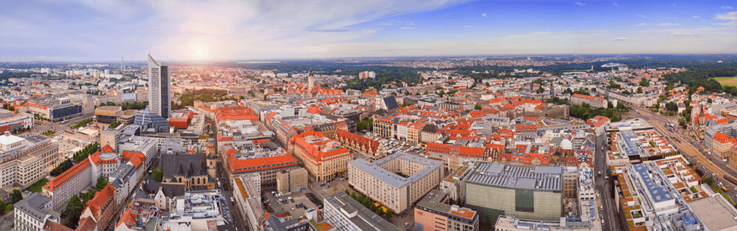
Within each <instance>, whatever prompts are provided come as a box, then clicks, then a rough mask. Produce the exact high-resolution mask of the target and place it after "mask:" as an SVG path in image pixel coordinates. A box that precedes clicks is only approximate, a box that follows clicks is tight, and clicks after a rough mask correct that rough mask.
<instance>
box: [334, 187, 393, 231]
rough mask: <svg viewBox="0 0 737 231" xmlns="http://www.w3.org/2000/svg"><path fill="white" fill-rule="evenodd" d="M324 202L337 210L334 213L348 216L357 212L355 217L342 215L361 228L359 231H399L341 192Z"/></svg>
mask: <svg viewBox="0 0 737 231" xmlns="http://www.w3.org/2000/svg"><path fill="white" fill-rule="evenodd" d="M325 202H326V203H329V204H331V205H332V206H334V207H335V208H336V209H337V210H338V211H336V213H343V211H345V212H346V213H348V214H350V213H353V212H357V214H356V216H354V217H351V218H348V216H345V214H344V213H343V215H344V217H346V218H348V219H349V220H350V221H351V223H353V224H355V225H356V226H357V227H359V228H361V230H376V231H400V229H399V228H397V227H396V226H394V225H393V224H392V223H389V222H388V221H386V220H384V218H381V216H379V215H376V213H374V212H373V211H371V210H369V209H368V208H366V207H364V206H363V205H362V204H361V203H358V201H356V200H355V199H353V198H351V196H348V194H345V193H343V192H339V193H338V194H335V195H333V196H329V197H325ZM341 210H343V211H341Z"/></svg>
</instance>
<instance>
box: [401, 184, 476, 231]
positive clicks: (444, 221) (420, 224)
mask: <svg viewBox="0 0 737 231" xmlns="http://www.w3.org/2000/svg"><path fill="white" fill-rule="evenodd" d="M415 230H422V231H436V230H437V231H445V230H457V231H477V230H479V216H478V213H477V212H476V211H474V210H472V209H469V208H464V207H460V206H458V205H451V202H450V196H449V195H448V194H445V193H443V192H440V191H436V190H433V191H432V192H429V193H428V194H427V196H425V198H423V199H422V200H420V202H417V206H415Z"/></svg>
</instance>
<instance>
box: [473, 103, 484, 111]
mask: <svg viewBox="0 0 737 231" xmlns="http://www.w3.org/2000/svg"><path fill="white" fill-rule="evenodd" d="M473 109H474V110H481V109H483V107H481V105H478V104H476V106H473Z"/></svg>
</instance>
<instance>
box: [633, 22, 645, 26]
mask: <svg viewBox="0 0 737 231" xmlns="http://www.w3.org/2000/svg"><path fill="white" fill-rule="evenodd" d="M645 25H647V23H640V24H637V25H635V26H645Z"/></svg>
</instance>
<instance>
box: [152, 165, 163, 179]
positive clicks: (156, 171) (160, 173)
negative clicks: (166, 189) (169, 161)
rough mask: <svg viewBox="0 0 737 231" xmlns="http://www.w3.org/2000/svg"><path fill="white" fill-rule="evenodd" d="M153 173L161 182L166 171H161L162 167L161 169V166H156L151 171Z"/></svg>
mask: <svg viewBox="0 0 737 231" xmlns="http://www.w3.org/2000/svg"><path fill="white" fill-rule="evenodd" d="M151 175H152V176H153V177H154V180H155V181H157V182H161V180H163V178H164V172H163V171H161V169H159V168H155V169H154V170H153V171H152V172H151Z"/></svg>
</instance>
